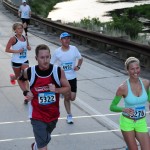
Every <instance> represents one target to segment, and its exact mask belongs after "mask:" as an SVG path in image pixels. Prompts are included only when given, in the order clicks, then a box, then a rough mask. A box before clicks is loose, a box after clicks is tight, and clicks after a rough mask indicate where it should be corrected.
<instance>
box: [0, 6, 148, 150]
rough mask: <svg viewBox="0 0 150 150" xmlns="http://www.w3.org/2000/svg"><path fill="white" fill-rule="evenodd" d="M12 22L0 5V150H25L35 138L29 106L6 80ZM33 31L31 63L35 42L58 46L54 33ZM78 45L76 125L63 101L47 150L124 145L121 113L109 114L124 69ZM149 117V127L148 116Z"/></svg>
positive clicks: (115, 149)
mask: <svg viewBox="0 0 150 150" xmlns="http://www.w3.org/2000/svg"><path fill="white" fill-rule="evenodd" d="M16 21H18V18H16V17H15V16H13V15H12V14H10V13H9V12H8V11H7V10H5V9H4V8H3V6H2V5H1V4H0V64H1V74H0V102H1V105H0V150H20V149H21V150H29V149H30V145H31V143H32V142H33V141H34V136H33V132H32V127H31V125H30V121H29V119H28V106H27V105H24V104H23V99H24V97H23V95H22V92H21V90H20V88H19V87H18V85H15V86H12V85H11V84H10V82H9V74H11V73H12V72H13V71H12V68H11V64H10V58H11V54H8V53H5V47H6V43H7V41H8V39H9V38H10V36H12V35H13V32H12V24H13V23H14V22H16ZM34 29H35V28H34V27H32V26H31V27H30V33H29V42H30V44H31V47H32V51H31V52H29V61H30V65H31V66H32V65H35V64H36V61H35V54H34V49H35V47H36V46H37V44H47V45H49V47H50V49H51V52H52V53H53V52H54V50H55V49H56V48H57V47H58V45H59V42H58V37H55V38H54V37H53V36H52V35H51V34H50V35H45V34H44V33H43V32H41V31H39V30H37V29H35V30H34ZM48 39H49V40H50V41H51V42H49V40H48ZM51 39H53V40H51ZM54 39H55V40H54ZM78 48H79V49H81V52H82V54H83V55H84V56H85V57H84V63H83V65H82V68H81V69H80V71H79V72H78V93H77V98H76V101H75V102H73V103H72V112H73V117H74V124H73V125H68V124H67V123H66V112H65V109H64V105H63V100H62V99H61V100H60V112H61V116H60V118H59V122H58V124H57V128H56V129H55V130H54V132H53V133H52V141H51V142H50V144H49V146H48V147H49V149H51V150H84V149H87V150H123V149H125V146H126V145H125V142H124V140H123V139H122V135H121V133H120V131H119V124H118V120H119V114H117V113H112V112H110V111H109V105H110V103H111V101H112V99H113V96H114V94H115V91H116V88H117V86H118V85H119V84H120V83H121V82H122V81H124V80H125V79H126V78H127V76H126V75H125V74H124V71H123V70H122V69H119V70H118V69H115V70H114V69H112V68H110V67H108V66H107V65H103V64H100V63H97V62H94V61H92V59H94V58H91V59H88V53H86V52H87V51H88V48H86V47H85V48H84V47H81V46H78ZM85 54H86V55H85ZM89 58H90V56H89ZM105 59H108V58H107V57H105ZM122 104H123V103H121V104H120V105H122ZM147 116H148V117H147V120H148V125H150V119H149V115H147Z"/></svg>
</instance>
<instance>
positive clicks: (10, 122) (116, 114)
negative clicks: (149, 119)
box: [0, 111, 150, 125]
mask: <svg viewBox="0 0 150 150" xmlns="http://www.w3.org/2000/svg"><path fill="white" fill-rule="evenodd" d="M146 113H147V114H149V113H150V111H148V112H146ZM118 115H120V113H115V114H104V115H103V114H101V115H88V116H74V117H73V118H74V119H82V118H92V117H106V116H118ZM59 120H66V117H61V118H59ZM28 122H30V120H20V121H9V122H0V125H3V124H15V123H28Z"/></svg>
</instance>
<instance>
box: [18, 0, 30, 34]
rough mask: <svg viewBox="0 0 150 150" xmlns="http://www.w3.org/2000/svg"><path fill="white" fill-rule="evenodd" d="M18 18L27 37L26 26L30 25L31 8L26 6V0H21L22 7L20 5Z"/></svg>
mask: <svg viewBox="0 0 150 150" xmlns="http://www.w3.org/2000/svg"><path fill="white" fill-rule="evenodd" d="M18 16H19V17H21V20H22V23H23V27H24V31H25V35H26V36H27V32H28V25H29V24H30V18H31V8H30V6H29V5H27V2H26V0H22V5H20V7H19V10H18Z"/></svg>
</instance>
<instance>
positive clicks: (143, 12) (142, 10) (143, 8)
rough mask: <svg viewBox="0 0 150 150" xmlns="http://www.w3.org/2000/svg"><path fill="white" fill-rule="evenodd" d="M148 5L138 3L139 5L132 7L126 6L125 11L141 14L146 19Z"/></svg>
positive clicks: (148, 12)
mask: <svg viewBox="0 0 150 150" xmlns="http://www.w3.org/2000/svg"><path fill="white" fill-rule="evenodd" d="M149 10H150V5H149V4H144V5H139V6H135V7H132V8H128V9H127V13H128V14H129V15H131V14H132V15H133V16H143V17H145V18H147V19H150V11H149Z"/></svg>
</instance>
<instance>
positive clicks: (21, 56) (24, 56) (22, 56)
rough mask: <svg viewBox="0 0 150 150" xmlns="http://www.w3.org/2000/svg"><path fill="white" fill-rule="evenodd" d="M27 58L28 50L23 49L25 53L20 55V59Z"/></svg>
mask: <svg viewBox="0 0 150 150" xmlns="http://www.w3.org/2000/svg"><path fill="white" fill-rule="evenodd" d="M26 57H27V49H25V48H24V49H23V52H22V53H20V58H26Z"/></svg>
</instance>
